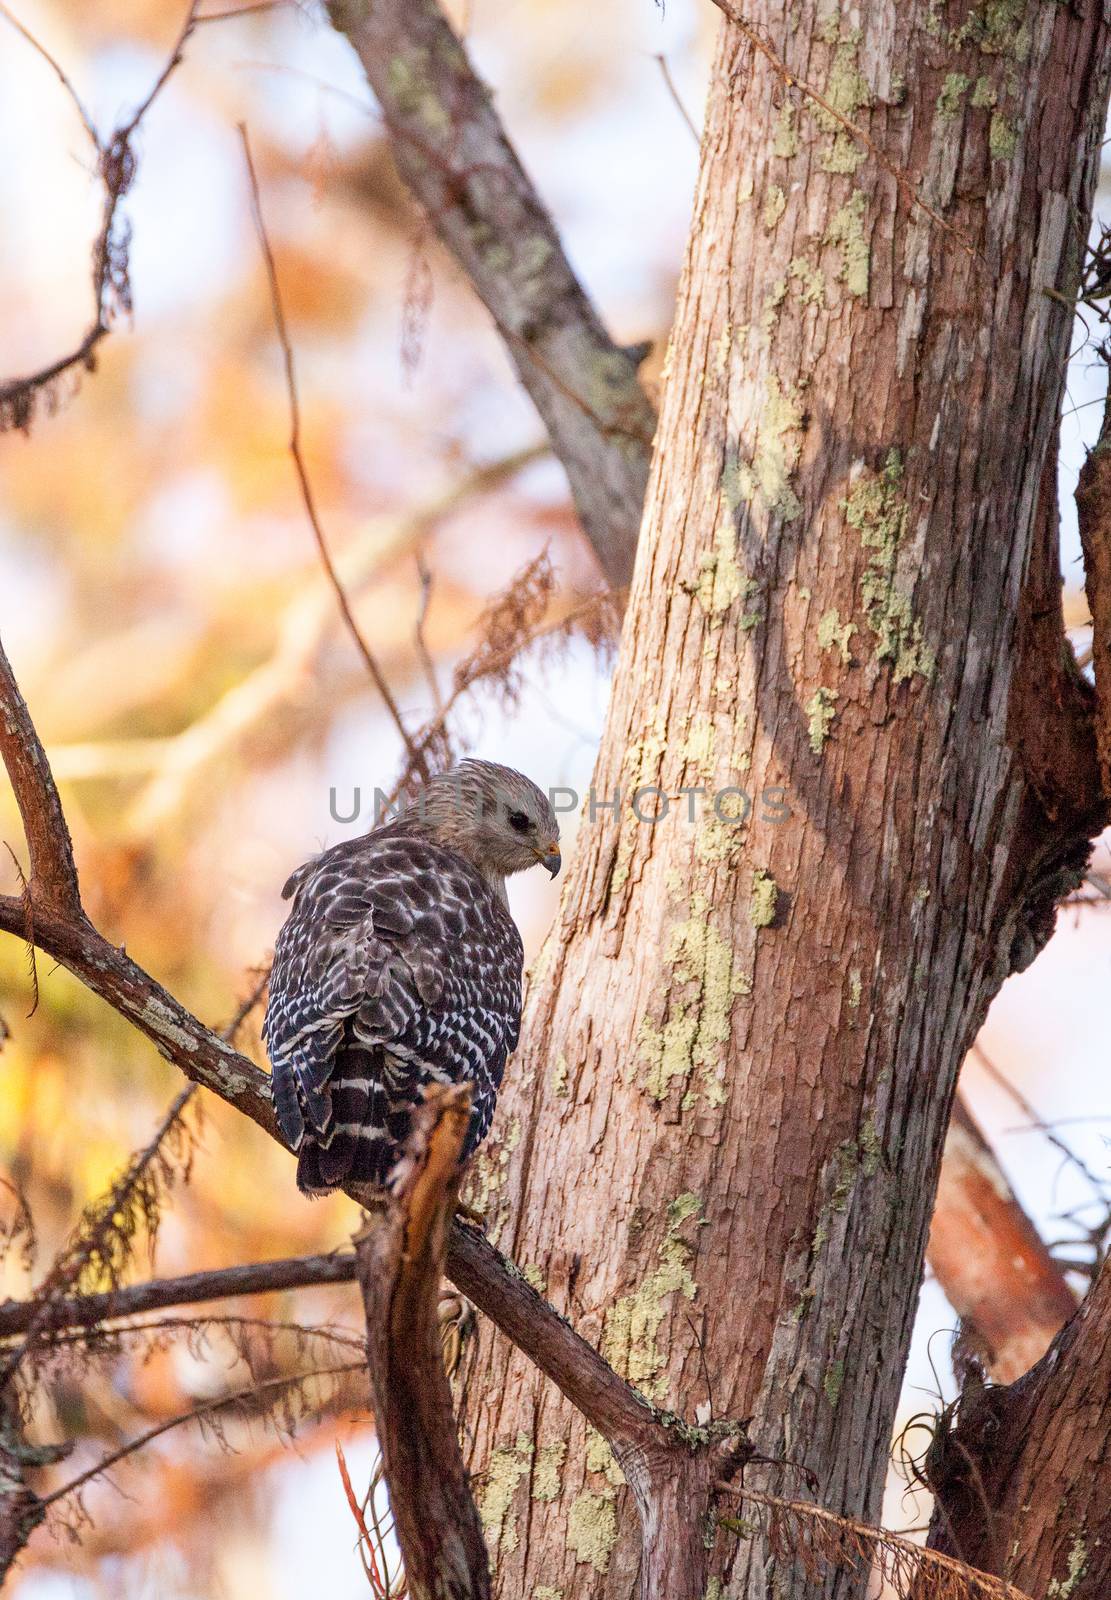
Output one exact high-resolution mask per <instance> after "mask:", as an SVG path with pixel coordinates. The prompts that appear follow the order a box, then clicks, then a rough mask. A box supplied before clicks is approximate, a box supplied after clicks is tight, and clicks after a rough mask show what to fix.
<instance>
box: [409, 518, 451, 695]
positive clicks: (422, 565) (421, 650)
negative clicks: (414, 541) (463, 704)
mask: <svg viewBox="0 0 1111 1600" xmlns="http://www.w3.org/2000/svg"><path fill="white" fill-rule="evenodd" d="M417 574H418V576H419V577H420V609H419V610H418V612H417V620H416V623H415V625H414V628H413V633H414V637H415V642H416V647H417V655H418V656H419V658H420V663H421V666H422V667H423V668H424V675H425V677H426V678H427V679H428V687H429V689H430V690H431V693H432V704H433V706H434V708H435V712H436V715H437V716H442V715H443V710H444V697H443V695H442V694H441V693H440V680H439V678H438V677H437V676H436V663H435V662H434V661H433V659H432V652H431V650H429V648H428V640H427V639H426V638H425V636H424V624H425V620H426V618H427V616H428V607H429V603H430V602H431V599H432V572H431V569H430V568H429V566H428V564H427V562H426V561H425V559H424V554H423V552H422V551H420V550H418V551H417Z"/></svg>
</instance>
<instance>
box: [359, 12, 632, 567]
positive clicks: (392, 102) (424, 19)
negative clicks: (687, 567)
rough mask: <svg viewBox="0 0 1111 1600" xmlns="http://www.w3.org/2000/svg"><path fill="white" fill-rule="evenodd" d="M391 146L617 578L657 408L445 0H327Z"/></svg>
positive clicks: (625, 560) (628, 555)
mask: <svg viewBox="0 0 1111 1600" xmlns="http://www.w3.org/2000/svg"><path fill="white" fill-rule="evenodd" d="M329 12H330V15H331V18H332V22H333V24H334V25H335V27H336V28H338V29H339V31H340V32H341V33H344V34H346V36H347V38H348V39H349V40H350V41H351V44H352V46H353V48H354V50H355V52H356V54H357V55H358V57H359V60H360V62H361V63H362V67H363V70H364V71H365V73H366V75H367V80H368V82H369V83H370V86H371V88H372V89H373V90H374V94H375V98H376V99H377V101H378V104H379V105H380V106H381V108H382V115H383V116H384V118H385V121H386V126H387V128H388V129H389V133H390V138H391V141H392V145H393V154H394V159H395V161H396V162H397V166H398V170H399V171H400V173H401V175H402V177H403V178H404V179H405V182H406V183H407V184H408V185H409V187H410V189H411V190H412V192H413V194H414V195H415V196H416V198H417V200H418V201H419V202H420V204H421V205H422V206H423V208H424V209H425V211H427V213H428V216H429V219H430V221H431V222H432V225H433V227H434V228H435V229H436V232H437V233H438V234H439V236H440V239H441V240H442V241H443V243H444V244H445V245H446V246H447V248H448V250H450V251H451V253H452V255H453V256H454V257H455V259H456V260H457V261H458V263H459V265H460V266H461V267H462V269H463V271H464V272H465V273H466V275H467V277H468V278H469V279H470V282H471V283H472V285H473V286H474V288H475V290H476V292H477V293H478V295H479V297H480V298H481V300H482V301H483V304H484V305H485V306H486V308H487V310H488V311H489V312H490V314H491V316H492V317H493V318H494V321H495V323H496V324H497V327H498V331H499V332H500V333H501V335H502V337H503V338H504V340H505V343H506V349H507V351H508V354H509V356H510V359H511V360H512V362H513V365H514V366H515V367H516V369H517V373H518V375H519V377H520V379H521V382H522V383H523V384H524V386H525V389H526V390H527V391H528V393H529V395H530V396H531V398H532V401H533V403H534V405H535V406H536V409H537V411H539V413H540V416H541V417H542V419H543V421H544V426H545V427H546V428H547V430H548V435H549V437H550V439H551V441H552V448H553V449H554V450H555V452H556V454H557V455H558V456H559V459H560V460H561V461H562V463H563V465H564V468H565V469H566V472H567V477H568V479H569V481H570V485H571V492H572V494H573V495H574V498H575V505H576V507H577V509H578V512H579V516H580V517H581V519H582V524H583V528H584V530H585V531H586V534H587V537H588V538H589V539H590V542H591V544H592V545H593V547H594V550H595V552H596V554H597V556H598V560H599V562H600V563H601V566H602V569H603V571H604V572H605V574H606V576H607V577H608V578H609V580H610V582H611V583H612V584H614V585H616V586H619V587H623V586H624V585H626V584H627V583H628V581H629V577H630V574H631V572H632V567H633V554H634V552H635V550H636V539H637V528H638V526H639V524H640V509H641V504H642V502H643V499H644V486H645V484H646V483H647V481H648V461H649V455H650V453H651V448H652V435H653V432H654V429H655V423H656V419H655V415H654V413H653V411H652V407H651V405H650V404H649V402H648V399H647V397H646V396H645V394H644V391H643V390H642V389H641V387H640V383H639V381H638V379H637V359H636V352H635V351H632V352H630V351H628V350H623V349H621V348H620V347H619V346H618V345H615V344H614V343H613V341H612V340H611V339H610V338H609V336H608V335H607V333H606V331H605V329H604V328H603V326H602V323H601V320H600V318H599V316H598V313H597V312H596V311H595V309H594V307H593V305H592V304H591V302H590V299H589V297H588V296H587V294H586V293H585V291H584V290H583V288H582V286H581V285H580V284H579V282H578V280H577V279H576V277H575V274H574V272H573V271H572V269H571V265H570V263H569V262H568V260H567V257H566V255H565V254H564V250H563V245H562V243H561V241H560V238H559V235H558V234H557V232H556V230H555V228H554V226H553V224H552V220H551V218H550V217H549V215H548V213H547V211H546V210H545V208H544V205H543V202H542V201H541V200H540V198H539V196H538V195H537V193H536V191H535V190H534V188H533V186H532V184H531V182H530V180H529V178H528V175H527V174H526V173H525V171H524V169H523V168H522V166H521V163H520V162H519V160H518V159H517V155H516V152H515V151H514V149H513V147H512V145H511V144H510V143H509V140H508V139H507V137H506V135H505V132H504V130H503V128H502V125H501V123H500V122H499V120H498V116H497V112H496V111H495V110H494V107H493V103H492V101H491V98H490V94H489V91H488V90H487V89H486V87H485V85H484V84H483V83H481V82H480V80H479V79H478V78H477V77H476V75H475V73H474V70H473V68H472V67H471V65H470V62H469V61H468V59H467V54H466V51H465V50H464V48H463V46H462V44H461V43H460V41H459V40H458V39H457V38H456V36H455V34H454V33H453V32H452V30H451V28H450V26H449V25H448V22H447V20H446V18H445V17H444V15H443V12H442V11H441V10H440V8H439V6H438V5H437V4H436V0H332V3H331V5H330V7H329Z"/></svg>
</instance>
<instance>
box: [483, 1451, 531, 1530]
mask: <svg viewBox="0 0 1111 1600" xmlns="http://www.w3.org/2000/svg"><path fill="white" fill-rule="evenodd" d="M531 1464H532V1445H531V1443H530V1441H529V1440H528V1439H527V1438H526V1437H525V1436H524V1435H523V1434H521V1435H519V1436H518V1439H517V1443H516V1446H515V1447H514V1448H512V1449H510V1448H506V1447H503V1446H499V1447H498V1448H497V1449H496V1450H491V1452H490V1459H489V1461H488V1462H487V1465H486V1488H485V1490H484V1491H483V1495H482V1502H481V1504H480V1505H479V1508H478V1509H479V1515H480V1516H481V1518H482V1528H483V1532H484V1533H485V1535H486V1547H487V1549H488V1550H489V1552H490V1557H491V1560H492V1559H493V1558H494V1557H495V1556H496V1555H497V1553H498V1551H499V1550H504V1551H505V1552H506V1554H507V1555H508V1554H511V1553H512V1552H513V1551H514V1550H516V1548H517V1545H518V1543H519V1536H518V1533H517V1518H516V1517H515V1516H514V1515H513V1513H512V1511H511V1509H510V1508H511V1506H512V1504H513V1496H514V1495H515V1494H516V1492H517V1485H518V1484H519V1483H520V1481H521V1479H522V1478H523V1477H524V1476H525V1474H526V1473H527V1472H528V1470H529V1467H530V1466H531Z"/></svg>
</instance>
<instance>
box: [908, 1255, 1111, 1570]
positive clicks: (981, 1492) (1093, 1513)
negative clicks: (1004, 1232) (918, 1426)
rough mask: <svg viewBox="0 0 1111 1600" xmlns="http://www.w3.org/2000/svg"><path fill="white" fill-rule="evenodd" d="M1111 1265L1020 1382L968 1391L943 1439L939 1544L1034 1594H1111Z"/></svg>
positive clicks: (936, 1481)
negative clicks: (1110, 1430) (949, 1432)
mask: <svg viewBox="0 0 1111 1600" xmlns="http://www.w3.org/2000/svg"><path fill="white" fill-rule="evenodd" d="M1109 1415H1111V1267H1108V1266H1107V1265H1105V1266H1104V1268H1103V1271H1102V1273H1101V1274H1100V1277H1099V1279H1098V1281H1097V1283H1096V1285H1095V1288H1094V1289H1093V1290H1092V1293H1091V1294H1090V1295H1089V1296H1088V1298H1087V1300H1086V1301H1085V1302H1084V1305H1083V1306H1082V1307H1081V1308H1080V1310H1079V1311H1078V1312H1076V1314H1075V1316H1074V1317H1073V1318H1072V1320H1071V1321H1070V1322H1069V1324H1068V1326H1067V1327H1066V1328H1065V1329H1064V1330H1063V1331H1062V1333H1061V1334H1060V1335H1059V1337H1058V1338H1057V1339H1056V1340H1055V1342H1054V1344H1053V1345H1052V1347H1051V1348H1050V1350H1049V1352H1048V1354H1047V1355H1046V1356H1045V1357H1044V1358H1043V1360H1042V1361H1040V1362H1039V1363H1038V1365H1037V1366H1036V1367H1035V1368H1034V1369H1033V1371H1032V1372H1030V1373H1028V1374H1027V1375H1026V1377H1024V1378H1022V1379H1020V1380H1019V1382H1018V1383H1015V1384H1012V1386H1011V1387H1010V1388H1009V1389H991V1388H989V1389H973V1390H971V1391H969V1390H966V1392H965V1395H964V1397H963V1399H962V1401H961V1406H960V1414H959V1423H958V1426H957V1428H956V1430H955V1432H954V1433H953V1435H952V1436H951V1437H950V1438H948V1439H943V1440H942V1441H940V1442H939V1445H938V1446H935V1450H934V1452H933V1456H934V1460H933V1462H932V1470H931V1473H930V1478H931V1486H932V1488H933V1489H934V1493H935V1496H936V1502H937V1503H936V1508H935V1514H934V1526H933V1528H932V1529H931V1533H930V1540H929V1542H930V1545H931V1546H932V1547H933V1548H934V1549H937V1550H943V1551H946V1552H948V1553H950V1554H954V1555H955V1554H959V1555H960V1557H961V1559H962V1560H965V1561H971V1562H973V1563H974V1564H975V1565H977V1566H980V1567H983V1568H984V1569H985V1570H987V1571H989V1572H995V1573H998V1574H999V1575H1000V1576H1002V1577H1014V1578H1016V1579H1017V1575H1018V1574H1019V1573H1021V1574H1022V1578H1021V1582H1022V1586H1023V1587H1024V1588H1025V1589H1027V1590H1028V1591H1029V1593H1031V1594H1034V1595H1047V1596H1058V1597H1059V1600H1066V1597H1067V1600H1104V1597H1105V1596H1106V1595H1107V1594H1108V1593H1111V1538H1108V1529H1109V1528H1111V1438H1109V1435H1108V1427H1107V1419H1108V1416H1109Z"/></svg>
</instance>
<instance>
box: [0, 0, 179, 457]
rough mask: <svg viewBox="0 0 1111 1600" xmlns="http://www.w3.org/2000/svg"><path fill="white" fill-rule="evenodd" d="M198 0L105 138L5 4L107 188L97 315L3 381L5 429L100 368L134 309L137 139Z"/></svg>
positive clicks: (0, 10) (23, 423) (1, 421)
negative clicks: (50, 354) (128, 206)
mask: <svg viewBox="0 0 1111 1600" xmlns="http://www.w3.org/2000/svg"><path fill="white" fill-rule="evenodd" d="M197 4H198V0H190V4H189V7H188V10H187V11H186V13H185V21H184V23H183V25H182V28H181V31H180V32H179V34H178V36H177V39H176V40H175V42H174V47H173V49H172V50H171V52H170V55H169V57H168V59H167V61H166V64H165V66H164V67H163V68H162V70H161V72H160V73H159V74H158V77H157V78H156V79H155V81H154V84H153V86H152V88H151V89H150V92H149V93H148V94H147V96H146V97H145V99H144V100H143V101H142V102H141V103H140V105H139V107H138V109H137V110H136V111H134V112H133V113H132V115H131V116H130V117H129V118H128V119H127V121H126V122H123V123H121V124H120V125H119V126H118V127H117V128H115V129H114V130H113V131H112V133H111V134H109V135H108V136H107V138H103V137H101V135H100V134H98V133H97V130H96V128H95V126H94V124H93V122H92V119H91V118H90V116H89V114H88V112H87V111H86V110H85V107H84V105H83V104H82V102H81V100H80V98H79V97H78V94H77V91H76V90H75V89H74V87H73V84H72V82H71V81H70V79H69V77H68V76H67V74H66V73H65V71H64V69H63V68H62V67H61V66H60V65H59V64H58V62H57V61H55V59H54V57H53V56H52V55H51V54H50V53H49V51H47V50H46V49H45V48H44V46H43V45H41V44H40V43H39V41H38V40H37V39H36V38H35V37H34V36H33V34H31V33H30V32H29V31H28V30H27V29H26V28H25V27H24V26H23V24H22V23H21V22H19V21H17V20H16V18H15V17H14V16H13V15H12V13H11V12H10V11H9V10H8V8H7V6H5V5H0V14H2V15H3V16H5V17H6V18H7V20H8V21H9V22H10V23H11V24H12V26H13V27H15V28H16V29H17V30H18V32H19V33H20V34H22V36H23V38H24V39H26V40H27V42H28V43H29V44H30V45H31V46H32V47H33V49H35V50H36V51H37V52H38V54H39V55H40V56H41V57H42V58H43V60H44V61H45V62H46V63H47V65H48V66H49V67H50V68H51V70H52V71H53V72H54V74H55V75H56V76H57V78H58V79H59V81H60V82H61V84H62V87H63V88H64V89H65V90H66V92H67V94H68V95H69V97H70V99H71V100H72V101H73V103H74V106H75V107H76V109H77V113H78V115H79V117H80V118H81V122H82V124H83V126H84V129H85V132H86V133H87V134H88V137H89V140H90V143H91V144H92V147H93V150H94V151H95V153H96V162H97V171H98V174H99V177H100V182H101V185H102V188H103V193H104V201H103V206H102V208H101V221H100V231H99V232H98V234H97V236H96V240H95V241H94V244H93V283H92V286H93V319H92V322H91V323H90V324H89V328H88V330H87V332H86V333H85V335H84V337H83V338H82V340H81V342H80V343H79V344H78V345H77V347H76V348H75V349H74V350H71V351H70V353H69V354H68V355H65V356H60V357H59V358H58V360H57V361H52V362H50V364H49V365H48V366H45V367H41V368H40V369H39V370H38V371H37V372H32V373H30V374H29V375H28V376H27V377H24V378H13V379H11V380H9V381H8V382H7V383H4V384H0V433H2V432H4V431H5V429H8V428H26V427H28V426H29V424H30V422H31V418H32V415H33V413H34V409H35V404H36V401H37V400H38V399H39V398H40V396H43V395H45V396H46V397H47V399H48V402H52V401H53V398H54V396H55V395H56V391H57V388H58V384H59V383H60V381H61V379H63V378H64V377H66V376H67V375H68V374H71V373H78V372H80V371H81V370H84V371H86V372H92V371H93V369H94V367H95V366H96V351H97V346H98V345H99V344H100V342H101V340H102V339H104V338H105V337H106V335H107V334H108V332H109V330H110V329H111V327H112V324H113V322H114V321H115V319H116V317H117V316H118V315H119V314H120V313H121V312H123V313H125V314H126V313H127V312H129V311H130V310H131V283H130V279H129V275H128V247H129V244H130V230H129V228H128V227H127V225H126V224H122V225H121V222H120V218H119V208H120V202H121V201H122V200H123V198H124V196H125V195H126V194H127V193H128V191H129V190H130V188H131V186H132V184H133V183H134V181H135V170H136V160H135V152H134V150H133V149H132V140H133V139H134V137H135V133H136V131H137V130H138V127H139V124H140V123H141V122H142V120H143V118H144V117H145V116H146V114H147V112H148V111H149V110H150V108H151V106H152V105H153V104H154V101H155V100H156V99H157V97H158V95H159V94H160V93H161V92H162V90H163V88H164V87H165V85H166V83H167V81H168V80H169V78H170V77H171V76H172V74H173V72H174V69H175V68H176V67H177V65H178V64H179V62H180V61H181V58H182V55H183V53H184V50H185V46H186V44H187V43H188V40H189V36H190V35H191V33H192V32H193V29H194V28H195V26H196V24H197V16H196V10H197Z"/></svg>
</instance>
